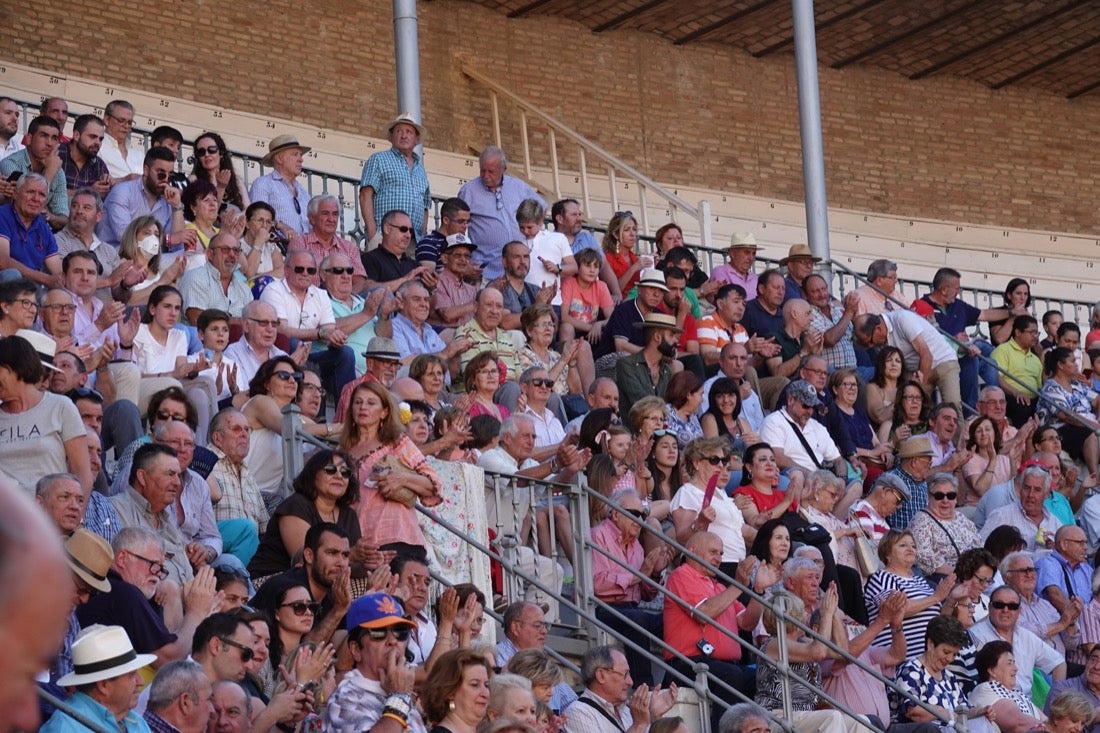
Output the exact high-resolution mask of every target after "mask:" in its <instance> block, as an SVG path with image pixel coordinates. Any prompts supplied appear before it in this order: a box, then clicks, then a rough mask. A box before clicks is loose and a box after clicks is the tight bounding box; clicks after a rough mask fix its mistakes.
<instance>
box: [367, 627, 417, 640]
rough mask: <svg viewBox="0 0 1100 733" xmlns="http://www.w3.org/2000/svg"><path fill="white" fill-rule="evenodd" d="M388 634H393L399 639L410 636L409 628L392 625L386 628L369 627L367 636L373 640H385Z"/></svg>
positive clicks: (405, 638)
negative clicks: (398, 627)
mask: <svg viewBox="0 0 1100 733" xmlns="http://www.w3.org/2000/svg"><path fill="white" fill-rule="evenodd" d="M387 634H393V638H394V639H396V640H397V641H405V640H407V639H408V638H409V630H408V629H395V628H393V627H392V626H391V627H387V628H385V629H367V638H368V639H370V640H371V641H385V640H386V635H387Z"/></svg>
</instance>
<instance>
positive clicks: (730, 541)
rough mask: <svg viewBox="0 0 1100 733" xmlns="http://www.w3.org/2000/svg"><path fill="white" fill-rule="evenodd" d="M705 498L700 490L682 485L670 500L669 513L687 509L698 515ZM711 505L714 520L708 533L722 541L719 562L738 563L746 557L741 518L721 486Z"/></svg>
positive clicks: (735, 505) (743, 520)
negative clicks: (720, 560) (720, 559)
mask: <svg viewBox="0 0 1100 733" xmlns="http://www.w3.org/2000/svg"><path fill="white" fill-rule="evenodd" d="M704 494H705V492H704V491H703V489H700V488H699V487H698V486H696V485H695V484H692V483H687V484H684V485H683V486H681V487H680V490H679V491H677V492H676V495H675V496H673V497H672V504H671V505H670V506H669V509H670V510H671V511H675V510H677V509H690V510H692V511H693V512H698V511H699V510H700V509H702V508H703V496H704ZM710 505H711V506H712V507H714V514H715V517H714V521H713V522H711V523H710V526H709V527H707V531H708V532H713V533H714V534H716V535H718V536H719V537H721V538H722V562H741V561H742V560H744V559H745V554H746V552H745V537H744V535H742V534H741V528H742V527H743V526H744V525H745V517H744V515H743V514H741V510H740V509H738V508H737V504H735V503H734V502H733V499H732V498H730V495H729V494H727V493H726V492H725V490H724V489H723V487H721V486H719V487H718V488H717V489H715V491H714V498H712V499H711V501H710Z"/></svg>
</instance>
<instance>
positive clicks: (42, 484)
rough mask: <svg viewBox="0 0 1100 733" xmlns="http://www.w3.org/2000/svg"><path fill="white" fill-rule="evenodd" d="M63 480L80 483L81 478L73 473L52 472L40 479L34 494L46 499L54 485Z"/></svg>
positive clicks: (35, 486)
mask: <svg viewBox="0 0 1100 733" xmlns="http://www.w3.org/2000/svg"><path fill="white" fill-rule="evenodd" d="M61 481H72V482H74V483H76V484H78V485H79V484H80V479H78V478H77V477H76V476H74V475H73V474H71V473H50V474H47V475H45V476H43V477H42V478H40V479H38V483H36V484H35V485H34V495H35V496H36V497H38V498H39V499H45V498H46V497H47V496H49V495H50V492H51V491H53V487H54V486H55V485H57V484H58V483H60V482H61Z"/></svg>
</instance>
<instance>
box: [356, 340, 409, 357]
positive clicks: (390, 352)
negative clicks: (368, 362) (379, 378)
mask: <svg viewBox="0 0 1100 733" xmlns="http://www.w3.org/2000/svg"><path fill="white" fill-rule="evenodd" d="M363 356H365V357H367V358H368V359H381V360H383V361H401V352H400V351H398V350H397V344H395V343H394V342H393V339H388V338H386V337H385V336H375V337H374V338H372V339H371V340H370V341H368V342H367V350H366V351H364V352H363Z"/></svg>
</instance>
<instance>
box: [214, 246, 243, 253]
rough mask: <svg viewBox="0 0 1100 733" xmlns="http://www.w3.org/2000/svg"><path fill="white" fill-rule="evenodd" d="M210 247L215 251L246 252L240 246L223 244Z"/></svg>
mask: <svg viewBox="0 0 1100 733" xmlns="http://www.w3.org/2000/svg"><path fill="white" fill-rule="evenodd" d="M208 249H212V250H214V251H215V252H233V253H235V254H240V253H241V252H244V250H243V249H242V248H240V247H224V246H221V245H219V246H217V247H209V248H208Z"/></svg>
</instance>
